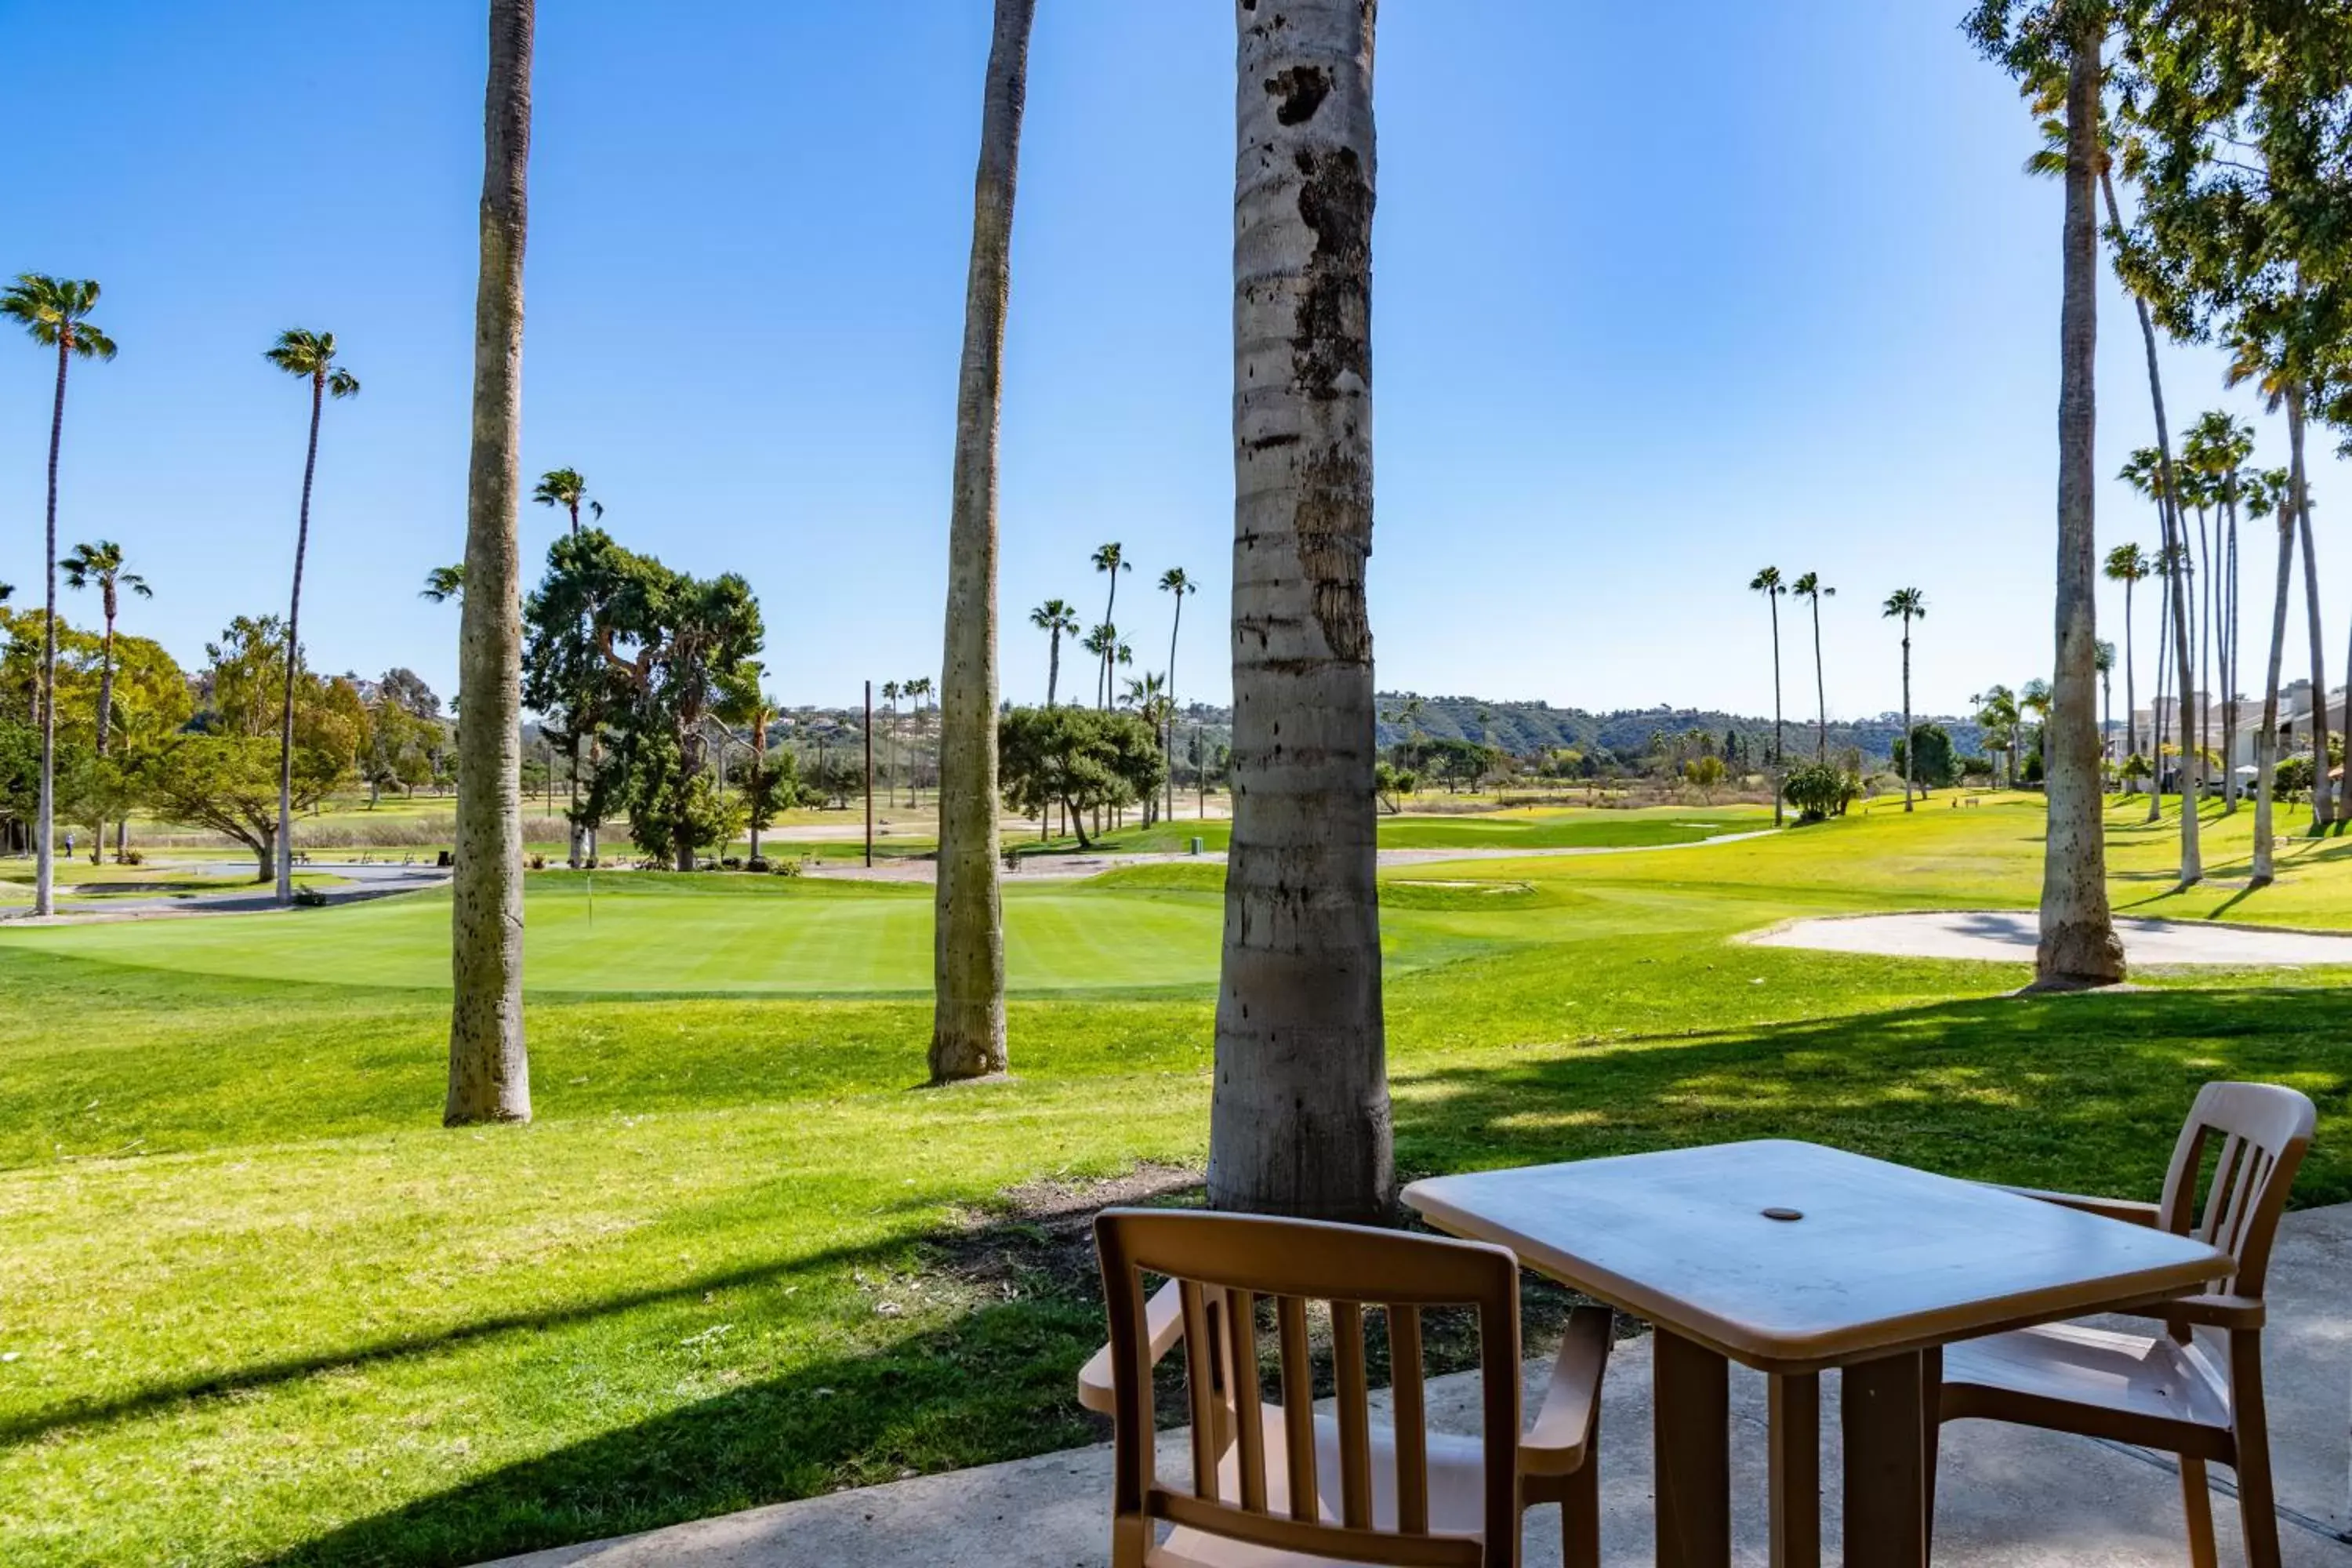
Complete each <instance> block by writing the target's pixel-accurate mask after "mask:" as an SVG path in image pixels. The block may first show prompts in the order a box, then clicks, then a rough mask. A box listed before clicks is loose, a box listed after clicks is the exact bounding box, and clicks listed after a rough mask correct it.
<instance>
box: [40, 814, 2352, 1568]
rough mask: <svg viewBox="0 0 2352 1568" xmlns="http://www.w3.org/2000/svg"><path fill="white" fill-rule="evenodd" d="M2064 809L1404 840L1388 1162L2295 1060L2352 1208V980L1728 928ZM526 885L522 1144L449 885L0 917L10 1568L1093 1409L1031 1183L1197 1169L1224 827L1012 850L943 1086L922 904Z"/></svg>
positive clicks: (2061, 1154) (1001, 1434) (2121, 1145)
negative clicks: (455, 993)
mask: <svg viewBox="0 0 2352 1568" xmlns="http://www.w3.org/2000/svg"><path fill="white" fill-rule="evenodd" d="M1594 815H1601V814H1594ZM1611 815H1630V814H1611ZM2130 815H2131V814H2130V813H2129V810H2128V808H2126V807H2118V809H2117V812H2116V817H2115V822H2116V833H2115V843H2116V883H2115V887H2116V896H2117V899H2118V901H2119V902H2124V903H2135V902H2136V903H2140V904H2142V905H2144V906H2145V907H2146V908H2148V909H2151V910H2162V911H2164V912H2170V913H2176V914H2188V915H2207V914H2210V913H2212V912H2213V911H2214V910H2216V909H2217V908H2219V907H2221V906H2223V905H2225V904H2226V905H2229V906H2230V908H2229V911H2228V912H2229V913H2230V914H2231V916H2232V917H2235V918H2244V919H2250V920H2269V921H2278V922H2281V923H2287V924H2297V925H2322V924H2324V925H2336V926H2342V925H2352V913H2347V911H2352V897H2347V895H2352V868H2347V867H2352V859H2347V854H2352V844H2344V845H2340V846H2339V845H2338V843H2337V841H2335V840H2322V841H2319V842H2318V843H2317V844H2316V845H2315V846H2311V847H2299V849H2298V852H2297V853H2295V854H2294V855H2293V856H2291V857H2289V858H2288V859H2287V868H2286V874H2285V876H2284V878H2283V879H2282V881H2281V882H2280V884H2279V885H2278V886H2277V887H2275V888H2273V889H2267V890H2265V891H2263V892H2262V893H2259V894H2255V895H2253V896H2252V897H2240V896H2238V895H2237V893H2236V890H2235V889H2227V888H2213V889H2207V890H2205V891H2202V892H2198V893H2192V894H2189V895H2183V896H2177V897H2173V898H2165V897H2163V896H2161V895H2162V893H2163V888H2162V885H2161V884H2162V879H2161V875H2160V869H2161V861H2162V859H2163V858H2164V854H2165V849H2164V846H2163V844H2162V843H2161V842H2160V841H2158V838H2157V837H2154V836H2152V835H2148V834H2147V833H2144V832H2142V831H2141V830H2139V829H2137V827H2135V826H2130V825H2129V823H2128V821H2127V817H2128V816H2130ZM1690 819H1691V820H1696V819H1697V815H1696V814H1691V816H1690ZM2245 826H2246V823H2245V817H2244V814H2241V816H2239V817H2238V818H2237V819H2235V820H2233V821H2232V822H2231V823H2229V824H2227V825H2221V824H2217V825H2216V826H2215V827H2214V830H2213V833H2212V835H2211V838H2212V842H2211V843H2210V846H2209V850H2208V855H2209V860H2210V862H2211V863H2212V864H2214V865H2215V866H2216V867H2217V868H2226V867H2227V866H2229V865H2230V864H2231V857H2232V855H2237V856H2241V857H2242V853H2243V833H2244V829H2245ZM2039 829H2040V819H2039V812H2038V807H2037V805H2036V803H2033V802H2031V801H2021V800H2012V799H2010V798H2008V797H1989V798H1988V799H1987V800H1986V803H1985V804H1983V805H1979V806H1975V807H1970V808H1967V809H1951V808H1948V807H1947V806H1945V805H1943V803H1942V801H1941V800H1940V799H1939V800H1938V801H1937V802H1935V803H1933V804H1932V805H1931V807H1930V808H1929V809H1927V810H1925V811H1923V812H1921V813H1919V814H1917V815H1915V816H1911V817H1908V818H1906V817H1904V816H1901V815H1900V814H1899V813H1894V814H1883V815H1875V816H1872V817H1870V818H1869V819H1866V820H1863V819H1857V820H1853V821H1850V822H1844V823H1835V824H1830V825H1826V826H1821V827H1816V828H1807V829H1804V830H1801V831H1797V832H1791V833H1788V834H1784V835H1780V836H1778V837H1772V838H1769V839H1759V840H1751V841H1748V842H1744V843H1738V844H1730V845H1716V846H1708V847H1703V848H1696V849H1676V850H1673V851H1670V852H1666V853H1660V854H1625V855H1607V856H1594V857H1587V858H1573V857H1569V858H1562V857H1549V858H1526V859H1518V860H1503V859H1481V860H1475V861H1465V862H1454V863H1447V864H1435V865H1417V866H1411V867H1404V868H1395V869H1394V870H1392V871H1391V874H1390V875H1389V876H1388V877H1387V878H1386V879H1385V881H1384V900H1385V909H1384V916H1383V923H1384V926H1385V928H1386V931H1387V934H1388V938H1389V941H1390V943H1391V953H1390V957H1391V973H1390V977H1389V984H1388V987H1387V1001H1388V1016H1389V1033H1390V1047H1391V1080H1392V1087H1393V1092H1394V1095H1395V1100H1396V1121H1397V1155H1398V1162H1399V1164H1400V1167H1401V1168H1402V1170H1403V1171H1404V1172H1406V1173H1412V1174H1418V1173H1425V1172H1432V1171H1440V1170H1457V1169H1465V1168H1470V1167H1475V1166H1480V1165H1490V1164H1500V1163H1517V1162H1524V1161H1532V1160H1544V1159H1565V1158H1576V1157H1581V1156H1587V1155H1594V1154H1602V1153H1611V1152H1622V1151H1626V1150H1633V1149H1642V1148H1654V1147H1660V1146H1664V1145H1671V1144H1678V1143H1688V1142H1706V1141H1715V1140H1721V1139H1729V1138H1742V1137H1754V1136H1765V1135H1778V1136H1796V1137H1807V1138H1813V1139H1817V1140H1820V1141H1822V1142H1832V1143H1837V1144H1841V1145H1843V1146H1846V1147H1850V1148H1855V1149H1861V1150H1864V1151H1867V1152H1874V1153H1879V1154H1884V1155H1887V1156H1890V1157H1893V1158H1896V1159H1901V1160H1906V1161H1908V1162H1911V1163H1918V1164H1924V1165H1927V1166H1930V1167H1933V1168H1937V1169H1941V1170H1947V1171H1951V1172H1955V1173H1963V1174H1969V1175H1981V1176H1988V1177H1995V1178H2002V1179H2010V1180H2020V1181H2031V1182H2035V1183H2039V1184H2050V1185H2063V1186H2069V1187H2078V1188H2083V1189H2091V1190H2105V1191H2113V1192H2117V1193H2122V1194H2149V1193H2151V1192H2152V1189H2153V1187H2154V1185H2155V1183H2156V1182H2157V1180H2158V1177H2159V1175H2160V1173H2161V1170H2162V1165H2163V1162H2164V1160H2165V1157H2166V1155H2167V1153H2168V1150H2169V1148H2170V1143H2171V1136H2172V1132H2173V1131H2174V1130H2175V1128H2176V1127H2177V1125H2178V1121H2179V1116H2180V1114H2181V1112H2182V1110H2184V1109H2185V1107H2186V1105H2187V1103H2188V1101H2189V1097H2190V1096H2191V1094H2192V1093H2193V1092H2194V1089H2195V1086H2196V1085H2197V1084H2198V1083H2199V1082H2200V1081H2202V1080H2204V1079H2208V1078H2212V1077H2221V1076H2232V1077H2260V1078H2267V1079H2283V1080H2285V1081H2290V1082H2294V1083H2296V1084H2298V1085H2300V1086H2301V1087H2303V1088H2305V1089H2306V1090H2307V1091H2309V1092H2311V1093H2312V1094H2313V1095H2314V1096H2315V1097H2316V1098H2317V1099H2318V1100H2320V1102H2321V1105H2322V1110H2323V1118H2324V1120H2323V1126H2322V1131H2321V1141H2320V1144H2319V1146H2318V1148H2317V1149H2316V1150H2315V1152H2314V1155H2313V1157H2312V1160H2311V1161H2310V1163H2309V1164H2308V1165H2307V1166H2306V1170H2305V1177H2304V1179H2303V1182H2302V1183H2301V1184H2300V1187H2299V1189H2298V1191H2299V1196H2300V1198H2301V1200H2302V1201H2305V1202H2320V1201H2340V1200H2345V1199H2352V1152H2347V1145H2346V1133H2347V1130H2352V1045H2348V1044H2347V1041H2352V989H2347V986H2346V984H2345V983H2346V981H2347V979H2352V974H2347V973H2291V974H2248V975H2227V974H2219V975H2216V974H2207V975H2201V976H2195V977H2183V976H2166V977H2158V978H2157V979H2156V980H2154V982H2153V983H2151V984H2147V985H2146V986H2144V987H2142V988H2137V989H2133V990H2128V991H2124V992H2117V993H2110V994H2092V995H2081V996H2063V997H2053V998H2035V999H2015V998H2011V997H2009V996H2007V995H2005V994H2004V993H2006V992H2008V991H2010V990H2011V989H2013V988H2014V987H2015V986H2016V985H2017V984H2019V983H2020V982H2021V980H2022V979H2023V977H2024V972H2023V970H2022V968H2021V966H2015V965H2002V964H1969V963H1916V962H1895V961H1886V960H1877V959H1870V958H1860V957H1852V956H1844V955H1837V954H1828V953H1809V952H1797V951H1793V950H1786V949H1777V948H1773V949H1764V948H1754V947H1749V946H1746V945H1743V944H1739V943H1738V942H1733V941H1732V940H1730V939H1731V938H1733V937H1735V936H1736V935H1737V934H1738V933H1739V932H1741V931H1748V930H1753V929H1756V928H1758V927H1760V926H1763V925H1767V924H1769V923H1771V922H1773V921H1779V920H1781V919H1785V918H1788V917H1790V916H1791V915H1796V914H1804V913H1814V912H1824V913H1833V912H1841V911H1847V910H1883V909H1897V908H1920V907H1936V906H1939V905H1940V906H1952V905H2008V906H2020V905H2023V904H2026V903H2028V902H2030V900H2031V899H2032V895H2033V891H2034V888H2035V885H2036V875H2037V867H2038V856H2039V842H2038V835H2039ZM531 887H532V902H531V908H530V921H531V924H530V944H531V967H530V973H531V976H532V988H533V996H532V1004H531V1013H530V1028H531V1046H532V1072H533V1089H534V1095H535V1100H536V1108H537V1110H538V1116H539V1120H538V1121H536V1122H535V1123H533V1124H532V1125H530V1126H529V1127H526V1128H516V1129H498V1130H479V1131H444V1130H442V1129H441V1128H440V1127H439V1126H438V1125H437V1117H438V1112H439V1106H440V1098H441V1080H442V1072H443V1060H444V1056H445V1053H446V1001H445V997H444V991H443V981H442V975H441V972H440V970H439V969H438V967H437V965H438V963H440V960H439V959H437V958H436V953H437V952H439V949H438V948H437V947H436V942H438V941H440V940H441V936H442V933H443V932H444V931H446V918H447V908H446V903H445V902H443V901H441V900H438V899H435V898H415V899H409V900H387V901H384V902H381V903H377V904H373V905H363V906H358V907H354V908H349V909H340V910H305V911H296V912H294V913H289V914H285V915H269V916H257V917H251V918H243V917H237V918H226V919H220V920H214V921H176V922H156V923H151V924H141V925H117V926H108V927H102V928H80V929H58V930H49V931H24V930H17V931H5V932H0V1257H5V1258H8V1259H9V1260H10V1263H11V1264H12V1267H11V1268H9V1269H6V1270H5V1271H0V1562H5V1563H9V1564H11V1568H15V1565H16V1564H19V1563H23V1564H39V1565H49V1564H99V1563H147V1562H156V1563H201V1564H214V1563H319V1564H330V1563H331V1564H339V1565H340V1564H352V1563H363V1564H368V1563H378V1564H434V1563H450V1564H457V1563H470V1562H475V1561H478V1560H480V1559H483V1558H488V1557H492V1556H496V1555H499V1554H501V1553H504V1552H514V1551H520V1550H523V1549H526V1548H529V1547H534V1546H541V1545H549V1544H553V1543H557V1542H564V1541H571V1540H578V1539H583V1538H587V1537H592V1536H597V1535H604V1534H611V1533H616V1532H620V1531H629V1530H636V1529H642V1528H646V1527H648V1526H651V1525H655V1524H658V1523H663V1522H667V1521H674V1520H677V1519H682V1518H688V1517H693V1516H696V1515H700V1514H707V1513H711V1512H717V1511H721V1510H728V1509H732V1508H738V1507H743V1506H748V1505H751V1504H753V1503H757V1502H762V1501H772V1500H778V1499H782V1498H789V1497H794V1496H802V1495H806V1494H808V1493H811V1492H814V1491H820V1490H824V1489H830V1488H833V1487H836V1486H841V1485H848V1484H856V1483H861V1482H866V1481H873V1480H881V1479H890V1478H892V1477H895V1476H898V1475H899V1474H901V1473H903V1472H906V1471H908V1470H927V1469H931V1468H943V1467H949V1466H954V1465H961V1464H968V1463H973V1462H978V1461H982V1460H986V1459H994V1458H1007V1457H1011V1456H1013V1455H1017V1454H1023V1453H1030V1452H1035V1451H1038V1450H1041V1449H1045V1448H1050V1447H1058V1446H1062V1445H1065V1444H1068V1443H1072V1442H1077V1441H1084V1440H1087V1438H1088V1437H1089V1436H1093V1428H1092V1427H1090V1426H1088V1424H1087V1421H1086V1420H1085V1418H1083V1417H1082V1416H1081V1415H1079V1414H1078V1413H1077V1412H1076V1409H1075V1407H1074V1405H1073V1404H1072V1401H1071V1398H1070V1387H1071V1379H1072V1377H1073V1375H1074V1373H1075V1371H1076V1365H1077V1363H1078V1362H1079V1361H1080V1360H1081V1359H1083V1357H1084V1355H1085V1354H1086V1353H1087V1352H1089V1351H1090V1350H1091V1349H1092V1347H1093V1345H1094V1343H1095V1342H1097V1339H1098V1337H1099V1334H1100V1324H1099V1321H1098V1312H1097V1308H1096V1307H1095V1305H1094V1303H1093V1301H1092V1300H1091V1298H1090V1297H1089V1295H1088V1293H1087V1287H1086V1284H1085V1281H1084V1278H1083V1272H1082V1271H1081V1272H1080V1273H1078V1274H1076V1275H1073V1274H1071V1273H1070V1272H1069V1271H1068V1270H1067V1269H1066V1268H1062V1267H1060V1264H1059V1262H1057V1258H1058V1257H1059V1255H1058V1254H1055V1253H1053V1252H1052V1249H1051V1248H1050V1247H1047V1246H1046V1245H1045V1241H1044V1240H1043V1239H1042V1238H1041V1233H1040V1231H1039V1228H1038V1226H1036V1225H1035V1224H1034V1222H1032V1221H1031V1220H1029V1219H1028V1218H1027V1217H1026V1211H1025V1210H1024V1209H1023V1208H1022V1207H1021V1206H1020V1201H1019V1196H1018V1194H1019V1193H1020V1192H1021V1191H1022V1190H1024V1189H1025V1188H1027V1187H1028V1186H1030V1185H1032V1184H1036V1183H1039V1182H1041V1181H1051V1182H1056V1183H1061V1184H1083V1183H1084V1182H1086V1181H1087V1180H1088V1179H1090V1178H1094V1177H1100V1176H1108V1175H1111V1174H1114V1173H1118V1172H1121V1171H1125V1170H1128V1169H1129V1168H1131V1167H1133V1166H1134V1165H1135V1164H1136V1163H1138V1162H1151V1163H1161V1164H1166V1165H1169V1166H1172V1167H1178V1168H1183V1167H1193V1166H1197V1164H1198V1163H1199V1161H1200V1160H1201V1158H1202V1152H1203V1151H1204V1150H1205V1147H1206V1137H1207V1105H1208V1091H1209V1078H1208V1074H1209V1067H1210V1025H1211V1008H1212V998H1213V975H1214V963H1215V949H1216V942H1217V931H1218V920H1219V909H1220V895H1219V893H1218V890H1217V887H1218V883H1217V871H1216V868H1214V867H1210V866H1192V865H1183V864H1171V865H1148V866H1140V867H1135V868H1129V869H1126V870H1123V871H1119V872H1116V873H1113V874H1112V875H1110V876H1108V877H1106V878H1103V879H1097V880H1095V881H1092V882H1088V883H1080V884H1062V885H1055V886H1049V887H1027V888H1022V887H1015V888H1013V889H1009V891H1008V896H1007V899H1006V921H1007V929H1008V942H1009V944H1010V951H1011V952H1012V954H1013V957H1012V961H1011V967H1012V972H1013V983H1014V986H1015V989H1016V993H1017V995H1016V998H1015V1000H1014V1002H1013V1006H1012V1041H1013V1056H1014V1068H1015V1072H1016V1075H1017V1076H1016V1077H1015V1078H1013V1079H1011V1080H1009V1081H1004V1082H997V1083H990V1084H984V1085H975V1086H969V1087H966V1088H963V1089H952V1090H945V1091H929V1090H922V1089H918V1088H917V1087H916V1085H917V1084H918V1083H919V1079H920V1078H921V1076H922V1057H923V1049H924V1045H925V1042H926V1041H927V1039H928V1036H929V1005H928V1004H927V1003H926V1002H924V1001H922V1000H920V999H919V995H917V994H916V993H919V990H920V988H921V985H922V982H923V976H924V973H925V970H926V967H927V954H928V942H927V935H928V929H929V896H928V889H906V888H902V887H887V886H884V887H877V886H863V885H861V886H845V885H839V884H817V883H810V882H804V881H792V880H788V879H751V878H735V879H727V878H707V879H706V878H675V877H665V878H658V879H656V878H646V879H627V878H617V877H615V878H599V879H598V885H597V889H596V900H595V921H596V924H595V927H594V930H593V931H590V930H589V928H588V925H587V909H586V904H587V900H586V897H585V889H584V886H583V885H582V879H575V878H572V877H568V876H559V875H555V874H549V875H546V876H542V877H537V878H534V879H532V883H531ZM1009 1194H1010V1195H1009Z"/></svg>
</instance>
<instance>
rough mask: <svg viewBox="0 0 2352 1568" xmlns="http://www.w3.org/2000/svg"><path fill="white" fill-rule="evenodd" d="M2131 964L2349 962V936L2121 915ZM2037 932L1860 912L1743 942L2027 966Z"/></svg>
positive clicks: (1987, 915) (2024, 919)
mask: <svg viewBox="0 0 2352 1568" xmlns="http://www.w3.org/2000/svg"><path fill="white" fill-rule="evenodd" d="M2037 934H2038V931H2037V926H2036V923H2035V916H2034V914H2033V913H2032V910H1998V911H1988V910H1974V911H1967V912H1962V913H1956V914H1955V913H1944V914H1920V915H1861V916H1856V917H1854V918H1853V919H1848V920H1811V921H1794V922H1792V923H1790V924H1789V925H1785V926H1781V927H1779V928H1777V929H1775V930H1773V931H1766V932H1764V933H1763V934H1761V935H1759V936H1755V937H1751V938H1749V939H1748V940H1749V941H1751V942H1755V943H1757V944H1758V945H1759V946H1761V947H1811V948H1819V949H1822V951H1824V952H1869V953H1876V954H1879V955H1880V956H1882V957H1887V958H1977V959H1990V960H1991V961H1993V962H1995V963H2032V961H2033V948H2034V942H2035V940H2036V937H2037ZM2116 934H2118V935H2120V936H2121V937H2122V938H2123V939H2124V958H2125V961H2126V963H2146V964H2168V963H2225V964H2293V963H2352V936H2322V935H2316V934H2314V933H2311V932H2306V931H2256V930H2252V929H2251V928H2249V927H2246V926H2226V925H2210V924H2207V923H2204V922H2202V921H2142V920H2119V921H2116Z"/></svg>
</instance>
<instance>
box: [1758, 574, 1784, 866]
mask: <svg viewBox="0 0 2352 1568" xmlns="http://www.w3.org/2000/svg"><path fill="white" fill-rule="evenodd" d="M1764 602H1765V603H1766V604H1767V605H1769V606H1771V610H1772V826H1775V827H1778V826H1781V822H1782V815H1781V800H1780V775H1781V772H1782V770H1783V769H1784V768H1785V767H1786V766H1787V765H1788V763H1787V753H1786V752H1784V751H1783V750H1782V748H1783V747H1784V746H1785V745H1786V744H1787V741H1788V731H1787V727H1786V726H1785V724H1784V723H1783V722H1782V721H1781V718H1780V595H1778V594H1768V595H1765V599H1764Z"/></svg>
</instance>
